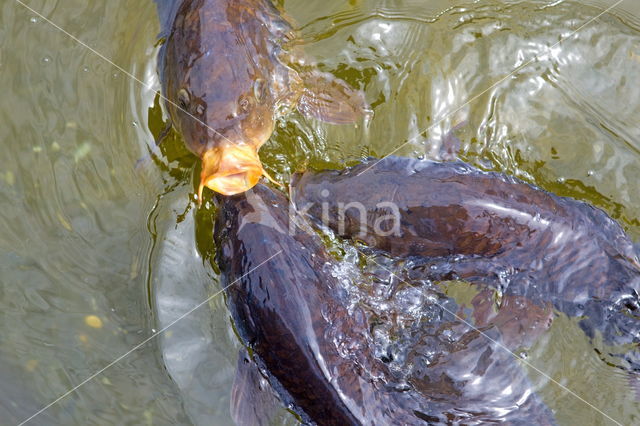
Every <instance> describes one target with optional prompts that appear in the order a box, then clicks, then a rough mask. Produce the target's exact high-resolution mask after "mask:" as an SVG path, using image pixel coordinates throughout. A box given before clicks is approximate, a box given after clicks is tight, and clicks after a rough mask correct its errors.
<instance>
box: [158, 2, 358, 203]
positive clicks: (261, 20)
mask: <svg viewBox="0 0 640 426" xmlns="http://www.w3.org/2000/svg"><path fill="white" fill-rule="evenodd" d="M157 1H158V12H159V15H160V17H161V20H162V21H163V24H164V25H165V28H164V29H163V34H164V37H165V38H166V41H165V43H164V44H163V46H162V49H161V52H160V55H159V64H158V65H159V66H158V68H159V74H160V80H161V83H162V92H163V94H164V96H165V97H166V99H167V100H168V102H167V103H166V106H167V109H168V112H169V115H170V117H171V121H172V124H173V126H174V127H175V128H176V129H177V130H178V131H179V132H180V133H181V134H182V136H183V138H184V140H185V143H186V146H187V147H188V148H189V150H191V151H192V152H193V153H194V154H196V155H197V156H199V157H200V158H201V159H202V161H203V166H202V172H201V186H200V192H201V191H202V188H204V187H205V186H206V187H209V188H211V189H213V190H214V191H217V192H219V193H222V194H225V195H233V194H236V193H239V192H242V191H244V190H246V189H249V188H250V187H252V186H253V185H255V184H256V183H257V182H258V180H259V179H260V177H261V176H262V175H266V174H265V173H264V169H263V168H262V164H261V163H260V159H259V157H258V150H259V149H260V147H261V146H262V145H263V144H264V143H265V142H266V141H267V140H268V139H269V137H270V136H271V134H272V133H273V130H274V125H275V120H276V119H277V118H278V116H280V115H281V114H282V113H283V112H285V111H288V110H289V109H291V108H294V107H298V109H299V110H300V111H302V112H303V113H304V114H306V115H308V116H312V117H315V118H318V119H321V120H324V121H328V122H333V123H352V122H354V121H356V120H357V119H359V118H360V117H361V116H362V114H363V113H364V111H365V109H366V103H365V102H364V97H363V95H362V93H361V92H359V91H355V90H353V89H352V88H351V87H350V86H349V85H347V84H346V83H345V82H344V81H342V80H339V79H336V78H335V77H332V76H330V75H328V74H324V73H320V72H317V71H314V70H306V71H302V70H299V71H300V72H297V71H294V70H293V68H291V67H290V66H289V65H290V64H289V63H288V62H287V61H294V62H295V61H296V60H298V59H299V58H298V57H297V55H299V53H298V54H293V53H285V52H284V51H283V49H282V44H283V42H285V41H286V40H288V39H290V38H292V37H293V35H292V34H293V32H292V28H291V25H290V24H289V22H288V21H287V20H286V19H284V18H283V16H282V14H281V13H280V11H279V10H278V9H276V8H275V7H274V5H273V4H272V3H271V2H270V1H269V0H181V1H180V2H176V3H179V7H176V3H174V4H173V5H172V4H170V3H167V2H166V0H165V1H163V0H157ZM285 58H286V60H285ZM285 62H287V63H285ZM303 68H304V67H303ZM199 195H201V194H199Z"/></svg>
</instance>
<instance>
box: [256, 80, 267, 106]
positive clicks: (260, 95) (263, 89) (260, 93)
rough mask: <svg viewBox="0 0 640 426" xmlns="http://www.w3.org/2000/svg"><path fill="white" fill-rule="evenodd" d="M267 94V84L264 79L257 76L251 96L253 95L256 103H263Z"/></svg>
mask: <svg viewBox="0 0 640 426" xmlns="http://www.w3.org/2000/svg"><path fill="white" fill-rule="evenodd" d="M266 95H267V85H266V82H265V81H264V79H262V78H259V79H257V80H256V82H255V83H254V84H253V96H255V98H256V100H257V101H258V103H263V102H264V100H265V97H266Z"/></svg>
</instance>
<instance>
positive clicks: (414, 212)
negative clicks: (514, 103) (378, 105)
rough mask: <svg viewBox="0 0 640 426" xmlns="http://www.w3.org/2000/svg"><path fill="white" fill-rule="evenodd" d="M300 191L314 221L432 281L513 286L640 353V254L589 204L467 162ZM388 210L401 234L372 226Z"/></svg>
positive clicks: (310, 177) (392, 165)
mask: <svg viewBox="0 0 640 426" xmlns="http://www.w3.org/2000/svg"><path fill="white" fill-rule="evenodd" d="M374 164H375V165H374ZM371 166H373V167H371ZM292 186H293V188H294V189H293V194H294V195H293V199H294V202H295V204H296V205H297V206H298V209H300V210H302V211H306V212H307V213H308V215H309V216H310V217H313V218H314V219H315V220H319V221H325V222H326V225H328V226H330V227H331V228H332V229H334V230H335V231H336V232H337V233H338V234H340V235H341V236H343V237H347V238H358V239H360V240H363V241H364V242H365V243H367V244H368V245H370V246H372V247H375V248H378V249H381V250H384V251H386V252H388V253H390V254H391V255H392V256H406V257H411V256H417V257H422V258H424V259H425V260H424V263H425V265H424V269H425V270H430V271H432V273H433V275H434V279H449V278H461V279H465V280H467V281H470V282H479V283H485V284H489V285H492V286H506V288H505V289H503V290H504V291H505V293H506V294H510V295H514V296H524V297H527V298H528V299H529V300H530V301H531V302H534V303H539V305H540V307H544V302H551V303H553V305H554V306H555V307H556V308H557V309H559V310H561V311H563V312H565V313H566V314H567V315H569V316H586V318H585V319H584V320H582V321H581V326H582V327H583V328H584V329H585V331H586V332H587V334H588V335H590V336H593V335H594V333H595V331H596V330H600V331H601V332H602V333H603V335H604V337H605V339H606V341H607V342H608V343H611V344H616V345H617V344H628V343H633V344H635V345H636V346H637V345H638V343H639V342H638V341H637V339H638V338H637V337H634V335H636V334H638V333H628V330H629V329H637V330H640V304H639V300H640V299H639V297H638V293H639V292H640V263H639V262H638V257H637V254H636V252H635V250H634V247H633V244H632V242H631V240H630V239H629V237H628V236H627V235H626V233H625V232H624V230H623V229H622V227H620V225H619V224H618V223H617V222H615V221H614V220H613V219H611V218H610V217H609V216H607V214H606V213H604V212H603V211H602V210H600V209H597V208H595V207H593V206H591V205H589V204H587V203H584V202H580V201H576V200H573V199H570V198H566V197H559V196H556V195H554V194H551V193H549V192H546V191H544V190H541V189H540V188H536V187H535V186H533V185H529V184H527V183H525V182H522V181H520V180H517V179H515V178H512V177H509V176H507V175H504V174H501V173H493V172H483V171H480V170H478V169H476V168H474V167H472V166H470V165H467V164H465V163H462V162H448V163H437V162H431V161H420V160H415V159H410V158H400V157H388V158H385V159H383V160H382V161H379V162H378V160H370V161H367V162H364V163H362V164H360V165H357V166H354V167H352V168H349V169H346V170H342V171H334V170H327V171H321V172H311V171H310V172H306V173H304V174H302V175H299V176H297V177H296V178H295V182H294V183H293V184H292ZM372 188H375V189H374V190H373V189H372ZM354 202H355V203H358V205H360V206H362V208H363V209H364V211H365V212H366V219H365V220H364V221H363V220H362V219H361V215H360V212H359V211H358V210H357V209H355V208H353V209H349V210H346V211H344V210H345V209H344V206H345V205H347V204H348V203H354ZM382 202H391V203H393V205H394V206H396V207H397V208H398V212H399V218H400V220H399V222H397V224H398V227H397V229H396V230H397V231H398V232H395V233H390V234H388V235H385V234H383V233H380V232H376V230H375V229H374V226H372V224H375V223H376V220H377V219H379V218H381V217H384V216H385V215H389V213H390V210H389V209H387V208H379V203H382ZM341 205H342V206H343V208H342V209H341V208H340V206H341ZM323 209H324V210H325V212H324V213H323ZM341 210H342V211H343V212H344V213H342V212H341ZM327 213H328V214H327ZM341 215H344V217H345V220H343V221H341ZM323 217H324V219H323ZM605 318H606V320H605ZM632 324H633V325H632ZM636 352H637V351H636ZM630 363H631V364H632V365H635V366H634V367H633V368H640V363H638V361H630Z"/></svg>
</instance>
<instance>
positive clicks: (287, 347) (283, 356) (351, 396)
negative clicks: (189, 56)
mask: <svg viewBox="0 0 640 426" xmlns="http://www.w3.org/2000/svg"><path fill="white" fill-rule="evenodd" d="M287 207H288V201H287V199H286V198H285V197H284V196H283V195H282V194H280V193H278V192H276V191H273V190H272V189H270V188H268V187H266V186H264V185H258V186H256V187H254V188H253V189H252V190H250V191H247V192H246V193H244V194H240V195H236V196H231V197H224V198H223V199H222V200H221V205H220V206H219V210H218V217H217V219H216V230H215V238H216V240H217V241H219V243H220V249H219V251H218V264H219V266H220V269H221V272H222V277H223V278H224V279H223V285H224V287H225V288H226V289H227V290H226V292H227V302H228V305H229V308H230V310H231V313H232V317H233V318H234V322H235V325H236V329H237V330H238V332H239V334H240V335H241V337H242V338H243V340H244V341H245V343H246V344H247V345H248V346H249V347H250V348H251V349H252V351H253V353H254V354H255V356H256V358H257V361H258V364H259V365H261V367H263V368H264V370H265V371H266V372H268V374H269V376H270V378H271V383H272V385H273V386H274V388H275V389H276V390H277V392H278V393H279V394H280V396H281V397H282V399H283V400H284V402H285V403H287V404H292V406H293V407H295V410H296V412H297V413H298V414H300V415H302V416H303V418H304V420H305V421H306V422H308V423H315V424H319V425H361V424H362V425H364V424H367V425H373V424H403V425H414V424H416V425H418V424H419V425H422V424H447V423H448V424H458V423H461V424H462V423H464V424H482V423H483V422H487V421H492V419H496V418H503V419H504V416H508V417H507V419H508V420H509V421H510V422H511V424H532V423H536V424H553V423H554V421H553V418H552V415H551V413H550V412H549V411H548V409H547V408H546V407H545V406H544V405H543V404H542V403H541V402H540V401H539V400H538V399H537V397H536V396H535V395H534V394H532V393H531V391H530V384H529V383H528V381H527V378H526V375H525V374H524V373H523V372H522V370H521V369H520V367H519V366H518V365H517V364H516V363H514V360H513V357H512V356H511V354H510V353H508V352H506V351H503V350H502V349H500V348H498V349H497V350H494V349H495V348H491V347H490V342H489V341H488V340H485V339H484V337H482V336H480V337H478V336H477V333H476V332H475V330H470V331H469V342H467V344H465V345H458V346H459V347H456V348H448V349H449V352H448V353H449V354H450V355H449V356H448V358H447V359H444V358H445V357H444V356H442V357H440V358H439V361H438V363H437V365H436V366H433V374H430V371H431V369H430V368H427V369H426V371H425V372H424V373H423V374H421V375H418V374H417V373H416V376H419V377H415V378H414V379H415V380H412V381H411V382H410V383H411V386H410V387H407V385H406V383H405V384H400V383H398V382H397V380H396V378H395V377H394V375H393V374H392V373H391V372H390V371H389V368H388V367H387V365H386V364H385V363H383V362H382V361H381V360H380V359H378V358H375V357H374V355H373V354H374V348H373V342H372V338H371V335H370V333H369V326H370V319H369V318H368V317H367V314H365V312H364V311H363V309H362V308H361V307H358V306H356V307H352V308H350V309H347V306H346V305H347V301H346V300H345V296H344V289H343V288H341V284H340V282H339V278H338V277H337V276H335V275H334V271H335V264H336V261H335V260H334V259H333V258H332V257H331V256H330V255H329V254H328V253H327V251H326V248H325V247H324V245H323V243H322V240H321V239H320V237H319V236H318V235H317V234H315V233H313V232H308V228H305V227H304V226H302V225H300V223H299V222H296V220H298V219H297V218H296V217H295V215H294V218H293V220H294V221H293V222H292V218H291V217H290V216H289V211H288V208H287ZM458 326H460V325H458ZM425 327H426V326H425ZM433 329H435V330H436V331H434V330H431V332H437V330H438V325H434V326H433ZM428 333H429V332H428V331H426V334H428ZM425 338H426V335H425ZM471 341H473V344H471V343H470V342H471ZM414 343H415V345H416V349H417V352H416V353H420V348H421V347H422V346H420V345H421V344H424V343H421V342H420V341H416V342H414ZM452 346H453V345H452ZM436 350H437V349H436ZM454 352H455V353H454ZM488 354H491V356H489V359H486V358H487V355H488ZM416 362H418V361H416ZM474 363H478V364H481V365H482V368H480V369H479V368H476V367H475V364H474ZM478 376H479V377H480V378H482V379H483V382H482V383H488V384H491V386H495V388H497V389H503V388H504V387H506V386H508V387H509V388H510V389H511V392H509V393H503V394H501V395H500V396H498V395H494V394H493V393H487V392H486V390H485V389H483V390H481V392H480V393H478V389H475V388H474V386H473V385H470V383H469V382H472V381H473V380H471V379H469V377H478ZM505 383H506V384H505ZM467 386H469V388H467ZM491 389H494V387H492V388H491Z"/></svg>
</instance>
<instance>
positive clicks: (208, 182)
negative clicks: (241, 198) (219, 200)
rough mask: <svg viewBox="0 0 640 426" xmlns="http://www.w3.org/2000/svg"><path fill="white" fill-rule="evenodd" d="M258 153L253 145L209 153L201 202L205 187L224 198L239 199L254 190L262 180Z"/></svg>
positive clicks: (201, 186) (201, 176)
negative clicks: (232, 197) (232, 196)
mask: <svg viewBox="0 0 640 426" xmlns="http://www.w3.org/2000/svg"><path fill="white" fill-rule="evenodd" d="M263 175H264V176H268V175H267V174H266V172H265V171H264V169H263V167H262V163H261V162H260V158H259V157H258V151H257V149H256V148H255V147H254V146H252V145H227V146H222V147H216V148H213V149H212V150H210V151H207V152H206V153H205V154H204V155H203V158H202V173H201V175H200V187H199V189H198V200H199V201H200V202H201V200H202V191H203V190H204V188H205V187H207V188H209V189H211V190H212V191H215V192H217V193H219V194H222V195H235V194H240V193H242V192H245V191H248V190H249V189H251V188H253V187H254V186H255V185H256V184H257V183H258V182H259V181H260V178H261V177H262V176H263Z"/></svg>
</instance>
